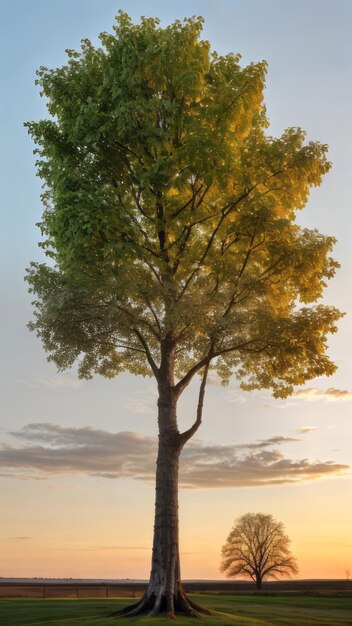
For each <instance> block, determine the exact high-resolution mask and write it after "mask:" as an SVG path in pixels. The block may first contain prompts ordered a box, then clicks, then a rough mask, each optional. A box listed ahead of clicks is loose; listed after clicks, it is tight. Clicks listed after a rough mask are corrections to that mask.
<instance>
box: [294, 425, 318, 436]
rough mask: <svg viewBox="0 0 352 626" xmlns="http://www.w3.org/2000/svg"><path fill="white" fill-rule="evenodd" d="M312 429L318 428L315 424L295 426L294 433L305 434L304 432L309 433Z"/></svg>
mask: <svg viewBox="0 0 352 626" xmlns="http://www.w3.org/2000/svg"><path fill="white" fill-rule="evenodd" d="M312 430H318V428H317V426H301V428H297V430H296V433H298V434H300V435H305V434H306V433H310V432H311V431H312Z"/></svg>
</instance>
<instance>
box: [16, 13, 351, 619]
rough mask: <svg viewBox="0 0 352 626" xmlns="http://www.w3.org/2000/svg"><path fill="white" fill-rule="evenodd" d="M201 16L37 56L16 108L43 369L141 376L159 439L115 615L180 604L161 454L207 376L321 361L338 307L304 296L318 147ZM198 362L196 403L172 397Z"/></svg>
mask: <svg viewBox="0 0 352 626" xmlns="http://www.w3.org/2000/svg"><path fill="white" fill-rule="evenodd" d="M201 30H202V19H201V18H198V19H195V18H192V19H186V20H184V21H183V22H180V21H176V22H174V23H173V24H171V25H170V26H167V27H166V28H161V27H160V26H159V21H158V20H156V19H145V18H142V19H141V22H140V24H137V25H136V24H132V23H131V20H130V18H129V17H128V16H127V15H126V14H125V13H120V14H119V17H118V18H117V23H116V25H115V26H114V34H106V33H103V34H101V35H100V40H101V44H102V46H101V47H98V48H96V47H94V46H93V45H92V44H91V42H90V41H88V40H83V41H82V47H81V50H80V52H75V51H72V50H68V51H67V54H68V61H67V64H66V65H64V66H63V67H60V68H58V69H47V68H45V67H42V68H40V70H39V72H38V83H39V85H40V87H41V93H42V94H43V95H44V96H45V98H46V99H47V106H48V111H49V113H50V116H51V117H50V119H46V120H42V121H39V122H31V123H28V124H27V127H28V129H29V132H30V134H31V135H32V137H33V139H34V141H35V143H36V144H37V150H36V151H37V153H38V161H37V166H38V174H39V176H40V177H41V178H42V179H43V181H44V189H43V196H42V201H43V205H44V213H43V218H42V221H41V223H40V228H41V232H42V236H43V240H42V243H41V244H40V245H41V246H42V247H43V248H44V250H45V252H46V254H47V256H48V257H49V262H48V264H38V263H33V264H32V265H31V267H30V268H29V270H28V275H27V280H28V282H29V284H30V289H31V290H32V291H33V293H34V294H35V303H34V304H35V320H34V321H33V322H32V324H31V328H32V329H33V330H35V331H36V332H37V334H38V336H39V337H40V338H41V340H42V342H43V344H44V347H45V349H46V350H47V352H48V353H49V360H51V361H53V362H54V363H55V364H56V366H57V367H58V369H59V370H63V369H65V368H69V367H71V366H72V365H73V364H74V363H75V362H78V372H79V376H80V377H82V378H89V377H91V376H93V374H95V373H98V374H101V375H103V376H108V377H111V378H113V377H114V376H116V375H117V374H119V373H120V372H123V371H126V370H127V371H129V372H131V373H133V374H136V375H143V376H154V378H155V379H156V383H157V387H158V394H159V395H158V426H159V450H158V458H157V470H156V502H155V526H154V543H153V554H152V565H151V575H150V582H149V585H148V589H147V592H146V594H145V596H144V597H143V599H142V600H141V601H140V602H139V604H138V605H137V606H136V607H135V608H133V609H131V611H130V613H131V614H135V613H137V612H139V611H146V612H149V614H150V615H155V614H156V613H158V611H159V610H161V609H164V608H166V609H167V611H168V613H169V614H170V616H172V615H173V614H174V611H175V610H183V611H186V612H189V613H193V614H195V612H196V610H197V608H195V607H194V605H193V604H192V602H191V601H190V600H189V599H187V598H186V596H185V594H184V592H183V590H182V586H181V581H180V558H179V546H178V465H179V455H180V452H181V450H182V448H183V446H184V445H185V444H186V443H187V441H188V440H189V439H190V438H191V437H192V436H193V435H194V434H195V433H196V431H197V430H198V428H199V426H200V424H201V420H202V407H203V399H204V392H205V387H206V382H207V375H208V372H209V369H210V368H214V369H215V370H216V371H217V373H218V375H219V376H220V377H221V379H222V381H223V382H224V383H226V382H227V381H228V380H229V377H230V375H231V374H232V373H233V372H235V374H236V375H237V377H238V378H239V379H240V380H241V385H242V387H243V388H244V389H249V390H250V389H262V388H268V389H272V390H273V394H274V396H275V397H285V396H287V395H288V394H290V393H291V392H292V390H293V387H294V385H297V384H301V383H304V382H305V381H307V380H309V379H311V378H313V377H316V376H321V375H330V374H332V373H333V372H334V371H335V366H334V365H333V363H331V361H330V360H329V358H328V357H327V356H326V354H325V348H326V337H327V334H328V333H330V332H335V330H336V328H335V323H336V321H337V319H338V318H339V316H340V314H339V312H338V311H337V310H336V309H334V308H332V307H328V306H324V305H322V304H318V305H317V306H312V303H314V302H315V301H316V300H317V299H318V298H320V296H321V295H322V290H323V287H324V286H325V282H326V280H327V279H329V278H331V277H332V276H333V274H334V272H335V268H336V266H337V264H336V262H335V261H334V260H332V258H331V257H330V256H329V253H330V250H331V248H332V246H333V244H334V239H333V238H332V237H325V236H323V235H321V234H320V233H319V232H318V231H316V230H308V229H306V228H301V227H300V226H299V225H298V224H297V223H296V222H295V214H296V211H297V210H299V209H301V208H302V207H303V206H304V205H305V204H306V202H307V199H308V194H309V190H310V188H311V187H312V186H317V185H319V184H320V182H321V178H322V175H323V174H324V173H326V172H327V171H328V169H329V167H330V164H329V162H328V161H327V158H326V151H327V147H326V146H325V145H322V144H320V143H317V142H309V143H307V142H306V141H305V133H304V132H303V131H302V130H300V129H298V128H289V129H288V130H286V131H285V132H284V133H283V135H282V136H281V137H279V138H273V137H271V136H270V135H269V134H268V132H267V128H268V122H267V118H266V115H265V108H264V105H263V90H264V79H265V73H266V63H265V62H260V63H252V64H250V65H248V66H247V67H241V65H240V56H239V55H233V54H228V55H226V56H219V55H218V54H217V53H216V52H211V51H210V45H209V43H208V42H207V41H204V40H202V39H201V38H200V36H201ZM196 375H200V387H199V396H198V404H197V407H196V410H195V419H194V422H193V424H192V425H191V426H190V428H189V429H188V430H185V431H184V432H179V429H178V423H177V414H176V411H177V401H178V399H179V398H180V396H181V394H182V393H183V392H184V390H185V389H186V387H187V386H188V385H189V383H190V382H191V380H192V379H193V377H194V376H196Z"/></svg>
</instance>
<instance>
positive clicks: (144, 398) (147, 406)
mask: <svg viewBox="0 0 352 626" xmlns="http://www.w3.org/2000/svg"><path fill="white" fill-rule="evenodd" d="M156 405H157V394H156V391H155V389H153V388H152V387H150V388H148V389H147V390H146V391H145V392H144V393H141V392H139V393H137V394H135V395H134V397H133V398H130V399H129V400H128V401H127V402H126V403H125V405H124V407H123V408H124V409H125V410H126V411H130V412H131V413H136V414H138V415H145V414H146V413H156Z"/></svg>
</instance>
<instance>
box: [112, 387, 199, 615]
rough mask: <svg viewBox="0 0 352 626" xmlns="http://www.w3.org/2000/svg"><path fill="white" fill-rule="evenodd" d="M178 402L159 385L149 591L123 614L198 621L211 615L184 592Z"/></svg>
mask: <svg viewBox="0 0 352 626" xmlns="http://www.w3.org/2000/svg"><path fill="white" fill-rule="evenodd" d="M176 404H177V398H176V396H175V395H174V394H173V389H172V388H171V387H170V386H169V385H165V386H163V385H159V400H158V422H159V445H158V457H157V463H156V485H155V520H154V538H153V552H152V563H151V572H150V579H149V583H148V588H147V591H146V592H145V594H144V596H143V597H142V599H141V600H140V602H139V603H138V604H136V605H131V606H129V607H127V608H126V609H124V610H123V611H121V612H120V613H119V614H120V615H124V616H128V615H130V616H133V615H137V614H139V613H144V614H147V615H148V616H150V617H152V616H155V615H157V614H158V613H159V612H161V611H163V612H164V611H166V613H167V616H168V617H169V618H170V619H175V613H176V612H182V613H186V614H188V615H193V616H194V617H197V615H198V614H199V613H205V614H207V615H209V614H211V611H209V610H208V609H206V608H204V607H201V606H199V605H197V604H196V603H194V602H193V601H192V600H191V599H190V598H188V597H187V596H186V594H185V592H184V590H183V588H182V583H181V568H180V553H179V530H178V470H179V456H180V453H181V450H182V447H183V441H182V438H181V436H180V433H179V431H178V428H177V417H176Z"/></svg>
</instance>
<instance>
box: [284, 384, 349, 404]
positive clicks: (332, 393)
mask: <svg viewBox="0 0 352 626" xmlns="http://www.w3.org/2000/svg"><path fill="white" fill-rule="evenodd" d="M292 397H293V398H299V399H302V400H328V401H333V402H336V401H337V400H352V391H348V390H347V389H336V387H329V388H328V389H325V391H324V390H322V389H317V388H316V387H306V388H304V389H298V391H295V392H294V394H293V395H292Z"/></svg>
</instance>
